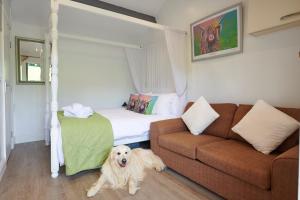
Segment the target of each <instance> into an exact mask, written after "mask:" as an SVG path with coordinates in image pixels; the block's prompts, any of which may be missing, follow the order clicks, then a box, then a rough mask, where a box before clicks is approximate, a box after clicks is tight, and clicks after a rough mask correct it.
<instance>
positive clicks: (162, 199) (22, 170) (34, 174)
mask: <svg viewBox="0 0 300 200" xmlns="http://www.w3.org/2000/svg"><path fill="white" fill-rule="evenodd" d="M98 177H99V170H90V171H86V172H83V173H80V174H77V175H75V176H71V177H67V176H65V175H64V172H63V167H62V168H61V172H60V176H59V177H58V178H57V179H52V178H51V177H50V148H49V147H47V146H45V145H44V143H43V142H33V143H26V144H18V145H16V147H15V149H14V150H13V151H12V153H11V156H10V158H9V160H8V164H7V169H6V171H5V174H4V176H3V178H2V180H1V182H0V200H82V199H89V198H87V197H86V189H87V188H89V187H90V186H91V184H93V183H94V182H95V181H96V180H97V179H98ZM90 199H91V200H93V199H95V200H96V199H104V200H119V199H122V200H199V199H200V200H218V199H221V198H220V197H218V196H217V195H215V194H213V193H212V192H210V191H208V190H206V189H205V188H203V187H201V186H199V185H197V184H195V183H193V182H191V181H189V180H188V179H186V178H184V177H182V176H180V175H178V174H177V173H175V172H173V171H171V170H166V171H165V172H163V173H157V172H155V171H148V172H147V176H146V178H145V180H144V181H143V183H142V184H141V189H140V190H139V191H138V193H137V194H136V195H134V196H131V195H129V194H128V192H127V191H126V190H110V189H105V190H102V191H101V192H100V193H98V194H97V195H96V196H95V197H93V198H90Z"/></svg>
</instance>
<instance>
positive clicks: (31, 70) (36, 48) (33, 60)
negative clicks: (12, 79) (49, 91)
mask: <svg viewBox="0 0 300 200" xmlns="http://www.w3.org/2000/svg"><path fill="white" fill-rule="evenodd" d="M16 65H17V84H45V76H44V73H45V71H44V70H45V69H44V41H43V40H36V39H30V38H22V37H16Z"/></svg>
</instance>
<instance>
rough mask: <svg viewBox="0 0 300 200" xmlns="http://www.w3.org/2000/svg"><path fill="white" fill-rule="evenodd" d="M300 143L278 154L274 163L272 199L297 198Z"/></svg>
mask: <svg viewBox="0 0 300 200" xmlns="http://www.w3.org/2000/svg"><path fill="white" fill-rule="evenodd" d="M298 162H299V145H297V146H295V147H293V148H291V149H289V150H287V151H286V152H284V153H282V154H280V155H279V156H277V157H276V158H275V159H274V161H273V163H272V178H271V181H272V183H271V190H272V199H278V200H279V199H281V200H282V199H291V200H292V199H295V200H296V199H297V194H298V193H297V191H298Z"/></svg>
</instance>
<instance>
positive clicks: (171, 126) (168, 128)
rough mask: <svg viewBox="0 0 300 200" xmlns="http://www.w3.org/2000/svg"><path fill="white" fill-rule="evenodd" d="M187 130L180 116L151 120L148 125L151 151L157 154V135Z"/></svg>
mask: <svg viewBox="0 0 300 200" xmlns="http://www.w3.org/2000/svg"><path fill="white" fill-rule="evenodd" d="M187 130H188V129H187V127H186V125H185V123H184V122H183V120H182V119H181V118H175V119H167V120H162V121H157V122H152V123H151V125H150V144H151V149H152V151H153V152H154V153H155V154H157V155H159V145H158V137H159V136H160V135H164V134H170V133H176V132H180V131H187Z"/></svg>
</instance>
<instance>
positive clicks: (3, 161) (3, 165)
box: [0, 159, 6, 181]
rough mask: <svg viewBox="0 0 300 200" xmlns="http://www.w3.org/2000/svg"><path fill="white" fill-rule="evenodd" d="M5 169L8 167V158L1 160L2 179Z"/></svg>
mask: <svg viewBox="0 0 300 200" xmlns="http://www.w3.org/2000/svg"><path fill="white" fill-rule="evenodd" d="M5 169H6V160H5V159H2V160H0V181H1V180H2V177H3V175H4V172H5Z"/></svg>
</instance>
